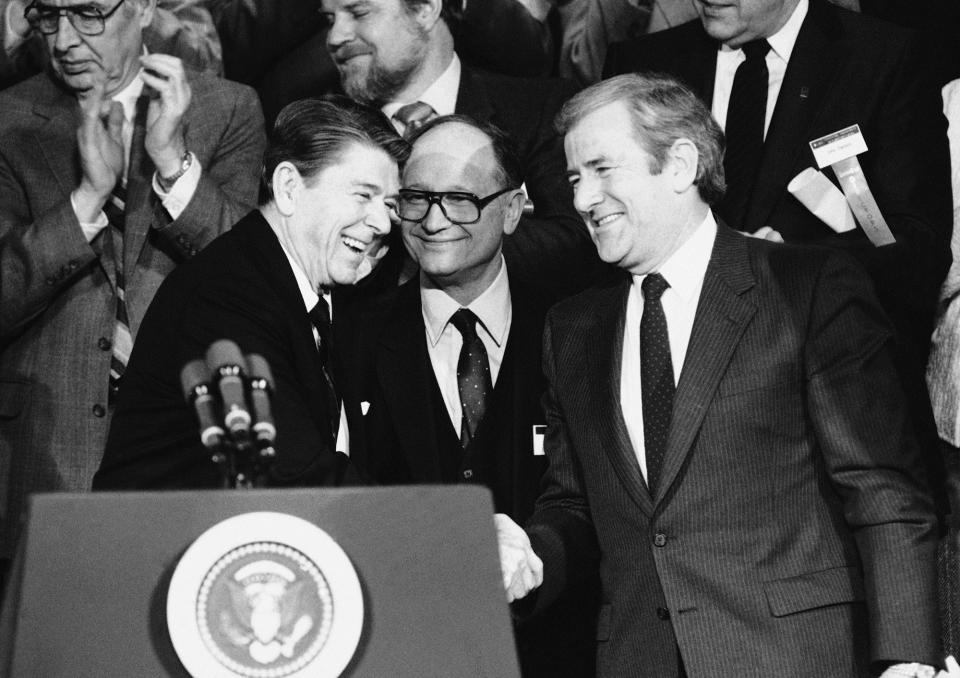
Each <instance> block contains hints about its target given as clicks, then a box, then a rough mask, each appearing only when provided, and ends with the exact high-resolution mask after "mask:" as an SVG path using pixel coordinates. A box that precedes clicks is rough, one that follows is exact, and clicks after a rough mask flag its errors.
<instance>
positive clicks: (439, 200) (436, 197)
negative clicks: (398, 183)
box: [397, 188, 518, 226]
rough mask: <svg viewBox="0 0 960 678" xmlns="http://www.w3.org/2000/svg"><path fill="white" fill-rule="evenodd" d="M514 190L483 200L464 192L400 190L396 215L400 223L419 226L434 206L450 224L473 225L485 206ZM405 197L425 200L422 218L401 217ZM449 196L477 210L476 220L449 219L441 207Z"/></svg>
mask: <svg viewBox="0 0 960 678" xmlns="http://www.w3.org/2000/svg"><path fill="white" fill-rule="evenodd" d="M516 190H518V189H516V188H504V189H502V190H499V191H497V192H496V193H491V194H490V195H488V196H486V197H484V198H480V197H478V196H476V195H474V194H473V193H467V192H466V191H421V190H420V189H418V188H401V189H400V203H398V204H397V213H398V216H399V217H400V221H406V222H407V223H410V224H419V223H422V222H423V221H425V220H426V218H427V217H428V216H430V210H431V209H433V206H434V205H436V206H437V207H439V208H440V212H441V213H442V214H443V216H444V217H446V219H447V221H449V222H450V223H451V224H457V225H458V226H463V225H469V224H475V223H477V222H478V221H480V218H481V217H482V216H483V209H484V208H485V207H486V206H487V205H489V204H490V203H492V202H493V201H494V200H496V199H497V198H499V197H500V196H501V195H503V194H505V193H509V192H510V191H516ZM405 195H416V196H419V197H422V198H426V200H427V209H426V211H425V212H424V213H423V216H422V217H420V218H419V219H408V218H406V217H404V216H403V214H402V213H401V203H402V201H403V198H404V196H405ZM451 195H452V196H455V197H457V198H462V199H466V200H469V201H470V202H472V203H473V204H474V205H475V206H476V208H477V218H476V219H474V220H473V221H460V220H457V219H451V218H450V215H449V214H447V210H445V209H444V207H443V199H444V198H446V197H447V196H451Z"/></svg>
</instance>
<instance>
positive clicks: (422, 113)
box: [393, 101, 437, 139]
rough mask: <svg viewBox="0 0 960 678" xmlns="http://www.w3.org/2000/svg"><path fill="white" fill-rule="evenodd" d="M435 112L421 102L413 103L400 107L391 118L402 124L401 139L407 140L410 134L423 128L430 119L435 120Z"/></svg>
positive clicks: (428, 105)
mask: <svg viewBox="0 0 960 678" xmlns="http://www.w3.org/2000/svg"><path fill="white" fill-rule="evenodd" d="M436 115H437V112H436V111H434V110H433V108H432V107H431V106H430V104H425V103H423V102H422V101H414V102H413V103H412V104H407V105H406V106H401V107H400V109H399V110H397V112H396V113H394V114H393V117H394V118H396V119H397V120H399V121H400V122H401V123H402V124H403V138H404V139H407V138H409V137H410V135H411V134H413V133H414V132H416V131H417V130H418V129H420V128H421V127H423V126H424V125H425V124H426V123H427V122H428V121H429V120H430V119H432V118H435V117H436Z"/></svg>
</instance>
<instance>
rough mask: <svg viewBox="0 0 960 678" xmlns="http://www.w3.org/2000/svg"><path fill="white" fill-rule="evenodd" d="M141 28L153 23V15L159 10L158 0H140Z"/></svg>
mask: <svg viewBox="0 0 960 678" xmlns="http://www.w3.org/2000/svg"><path fill="white" fill-rule="evenodd" d="M140 7H141V8H142V9H141V10H140V28H146V27H147V26H149V25H150V24H151V23H153V15H154V14H155V13H156V11H157V0H140Z"/></svg>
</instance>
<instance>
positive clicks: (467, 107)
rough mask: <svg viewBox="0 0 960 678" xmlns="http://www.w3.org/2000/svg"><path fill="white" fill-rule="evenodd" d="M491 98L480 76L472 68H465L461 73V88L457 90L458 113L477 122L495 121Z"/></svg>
mask: <svg viewBox="0 0 960 678" xmlns="http://www.w3.org/2000/svg"><path fill="white" fill-rule="evenodd" d="M490 96H491V95H490V92H488V91H487V88H486V86H485V85H484V83H483V81H482V80H481V79H480V77H479V75H478V74H477V73H476V72H475V71H474V70H472V69H471V68H470V67H468V66H466V65H465V66H463V69H462V70H461V72H460V87H459V88H458V89H457V105H456V112H457V113H460V114H463V115H469V116H470V117H471V118H474V119H476V120H493V119H495V117H496V111H495V110H494V108H493V104H492V103H491V101H490Z"/></svg>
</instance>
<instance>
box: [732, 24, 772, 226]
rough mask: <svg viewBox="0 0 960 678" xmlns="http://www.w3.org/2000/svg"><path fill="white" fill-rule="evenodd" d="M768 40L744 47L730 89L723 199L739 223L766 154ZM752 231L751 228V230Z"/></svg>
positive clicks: (741, 222)
mask: <svg viewBox="0 0 960 678" xmlns="http://www.w3.org/2000/svg"><path fill="white" fill-rule="evenodd" d="M769 51H770V44H769V43H768V42H767V41H766V40H754V41H752V42H748V43H747V44H745V45H744V46H743V53H744V55H746V60H745V61H744V62H743V63H741V64H740V65H739V66H738V67H737V72H736V74H735V75H734V76H733V87H732V89H731V90H730V104H729V106H728V108H727V120H726V125H725V127H726V129H725V130H724V131H725V134H726V137H727V151H726V153H725V154H724V158H723V169H724V174H725V175H726V178H727V194H726V196H724V199H723V204H722V208H723V212H722V213H723V216H724V218H725V219H726V220H727V221H728V222H730V223H732V224H734V225H736V226H738V227H739V226H743V227H744V228H749V227H750V224H744V223H743V219H744V217H745V216H746V211H747V204H748V202H749V200H750V194H751V193H752V192H753V184H754V181H755V180H756V177H757V170H758V169H759V167H760V159H761V156H762V155H763V125H764V121H765V120H766V117H767V88H768V80H769V73H768V71H767V52H769ZM751 230H752V229H751Z"/></svg>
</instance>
